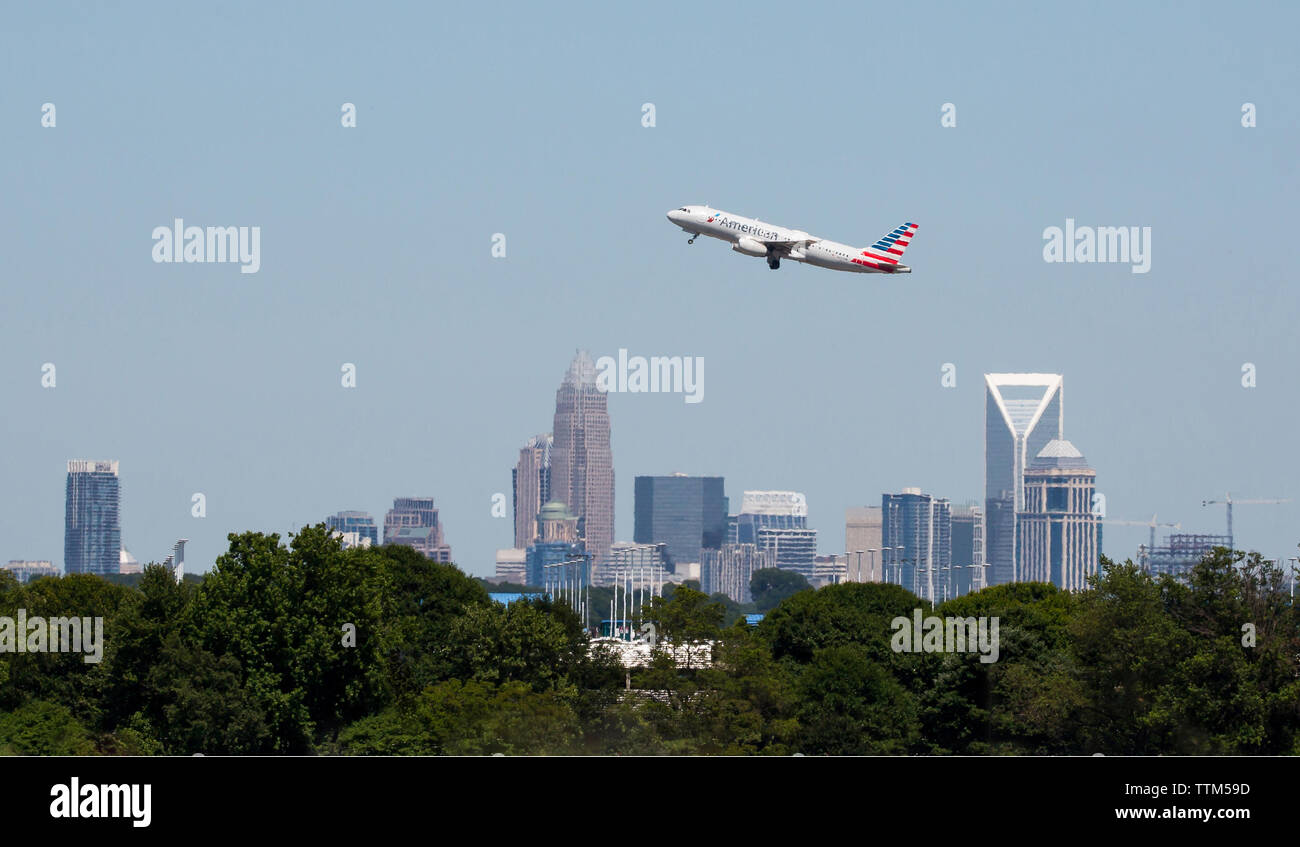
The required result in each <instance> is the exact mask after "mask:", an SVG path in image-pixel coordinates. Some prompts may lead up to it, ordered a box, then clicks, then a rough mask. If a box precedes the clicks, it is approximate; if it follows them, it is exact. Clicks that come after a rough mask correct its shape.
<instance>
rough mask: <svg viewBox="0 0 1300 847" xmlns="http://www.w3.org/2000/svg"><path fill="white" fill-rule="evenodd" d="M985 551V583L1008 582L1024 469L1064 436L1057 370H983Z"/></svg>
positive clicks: (1014, 569)
mask: <svg viewBox="0 0 1300 847" xmlns="http://www.w3.org/2000/svg"><path fill="white" fill-rule="evenodd" d="M984 383H985V388H986V390H987V393H986V395H985V404H984V411H985V425H984V528H985V534H984V553H985V555H986V556H987V557H988V563H989V565H990V567H989V573H988V584H989V585H998V584H1001V583H1004V582H1012V581H1015V580H1017V579H1019V577H1018V576H1017V574H1018V569H1017V566H1016V515H1017V513H1018V512H1020V511H1022V510H1023V509H1024V507H1025V468H1026V467H1027V466H1028V464H1029V460H1031V459H1032V458H1033V457H1035V456H1037V455H1038V454H1039V452H1040V451H1041V450H1042V449H1043V448H1044V447H1046V446H1047V443H1048V442H1049V441H1053V440H1056V439H1059V438H1062V437H1063V430H1064V418H1063V415H1062V407H1061V393H1062V390H1063V389H1062V380H1061V376H1060V374H1039V373H1031V374H985V375H984Z"/></svg>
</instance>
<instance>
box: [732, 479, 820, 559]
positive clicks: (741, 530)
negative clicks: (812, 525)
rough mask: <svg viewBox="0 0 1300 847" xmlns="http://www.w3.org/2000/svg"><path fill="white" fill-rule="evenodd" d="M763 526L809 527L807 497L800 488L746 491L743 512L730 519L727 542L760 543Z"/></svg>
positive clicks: (773, 527)
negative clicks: (760, 532) (799, 490)
mask: <svg viewBox="0 0 1300 847" xmlns="http://www.w3.org/2000/svg"><path fill="white" fill-rule="evenodd" d="M764 527H766V528H768V529H807V528H808V501H807V499H806V498H805V497H804V495H803V494H802V493H801V492H798V491H746V492H745V493H744V496H743V497H742V498H741V501H740V513H739V514H737V515H734V516H732V517H730V518H728V520H727V537H726V542H727V543H728V544H757V543H758V531H759V530H760V529H763V528H764ZM810 567H811V564H810Z"/></svg>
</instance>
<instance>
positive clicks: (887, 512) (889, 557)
mask: <svg viewBox="0 0 1300 847" xmlns="http://www.w3.org/2000/svg"><path fill="white" fill-rule="evenodd" d="M880 512H881V517H882V519H883V520H882V522H883V526H882V532H881V536H882V545H881V546H882V547H883V548H884V550H885V555H884V556H882V563H883V565H884V574H885V579H886V581H888V582H892V583H894V584H896V585H901V586H903V587H904V588H906V589H907V590H908V591H911V592H912V593H913V594H915V595H916V596H917V597H921V598H924V599H926V600H929V601H930V602H932V603H934V602H939V601H942V600H944V599H945V598H946V597H951V596H952V589H951V583H950V582H949V580H950V579H951V577H952V511H951V509H950V507H949V504H948V501H947V500H943V499H935V498H934V497H931V496H930V495H929V494H922V493H921V489H919V488H904V489H903V493H902V494H885V495H882V496H881V502H880ZM900 547H901V548H902V549H899V548H900Z"/></svg>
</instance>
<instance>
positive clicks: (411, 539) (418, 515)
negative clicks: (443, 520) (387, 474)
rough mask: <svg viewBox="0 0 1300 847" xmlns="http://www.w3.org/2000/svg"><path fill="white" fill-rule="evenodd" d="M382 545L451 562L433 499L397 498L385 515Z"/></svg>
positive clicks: (448, 548)
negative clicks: (405, 548)
mask: <svg viewBox="0 0 1300 847" xmlns="http://www.w3.org/2000/svg"><path fill="white" fill-rule="evenodd" d="M384 543H385V544H402V545H404V546H406V547H414V548H415V549H416V550H419V551H420V552H421V553H422V554H424V555H425V556H426V557H428V558H430V559H433V560H434V561H435V562H450V561H451V546H450V545H449V544H447V540H446V539H445V538H444V537H443V534H442V524H440V523H439V522H438V510H437V508H435V507H434V505H433V498H432V497H397V498H394V500H393V508H391V509H389V510H388V514H387V515H385V516H384Z"/></svg>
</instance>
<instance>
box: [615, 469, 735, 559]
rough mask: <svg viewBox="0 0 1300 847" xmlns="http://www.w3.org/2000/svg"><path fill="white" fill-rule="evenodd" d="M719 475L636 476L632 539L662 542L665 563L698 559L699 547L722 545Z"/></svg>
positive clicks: (724, 510) (723, 513)
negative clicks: (665, 558)
mask: <svg viewBox="0 0 1300 847" xmlns="http://www.w3.org/2000/svg"><path fill="white" fill-rule="evenodd" d="M722 485H723V482H722V477H720V476H687V475H685V474H674V475H672V476H639V477H637V478H636V481H635V501H634V502H635V505H634V513H635V516H636V521H635V527H634V531H633V535H632V540H633V541H634V542H636V543H637V544H656V543H662V544H664V545H665V549H666V556H667V564H668V566H669V567H670V568H672V567H675V566H676V564H677V563H682V564H686V563H689V562H700V561H701V558H700V556H701V551H702V550H706V549H708V550H717V549H719V548H720V547H721V546H722V541H723V536H724V534H725V532H726V527H727V505H726V497H724V496H723V493H722Z"/></svg>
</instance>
